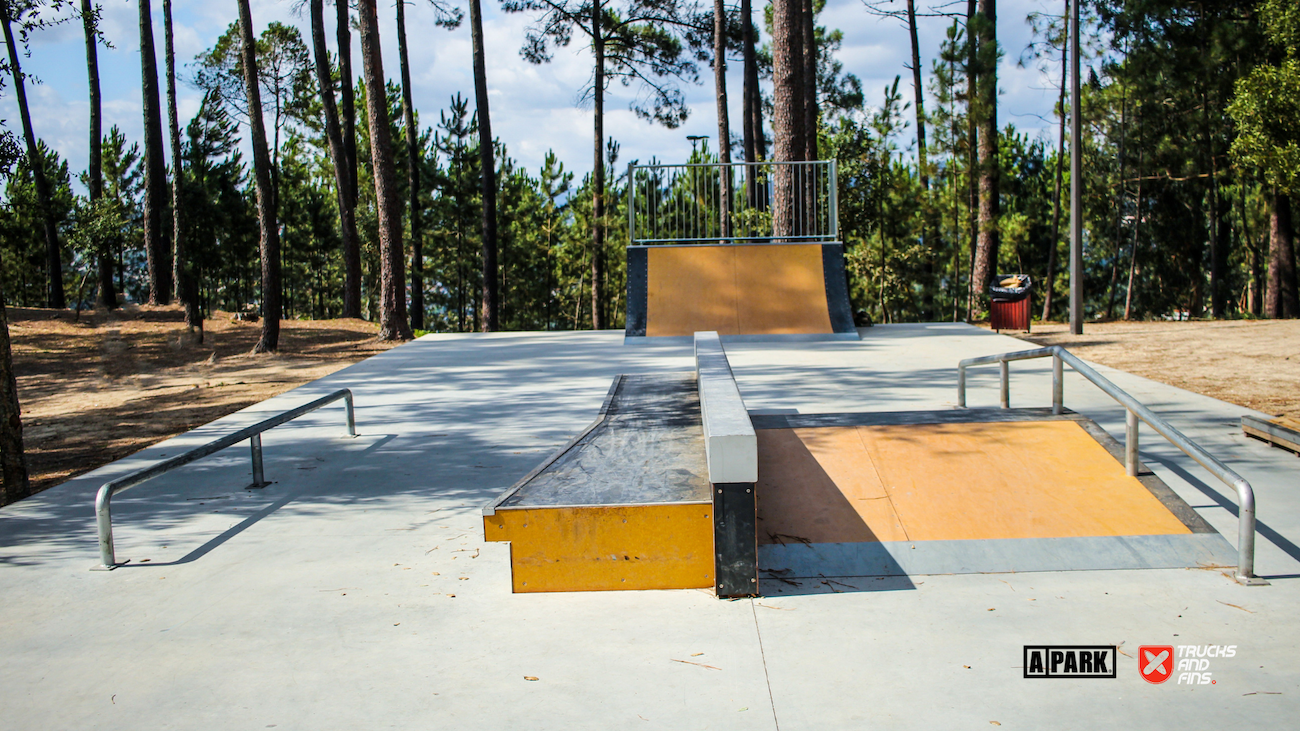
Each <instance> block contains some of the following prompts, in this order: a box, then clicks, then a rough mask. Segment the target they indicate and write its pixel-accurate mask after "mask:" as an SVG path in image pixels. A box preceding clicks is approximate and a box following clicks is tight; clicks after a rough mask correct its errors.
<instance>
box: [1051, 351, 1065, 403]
mask: <svg viewBox="0 0 1300 731" xmlns="http://www.w3.org/2000/svg"><path fill="white" fill-rule="evenodd" d="M1064 412H1065V363H1064V361H1062V360H1061V354H1060V353H1053V354H1052V413H1053V414H1057V415H1060V414H1062V413H1064Z"/></svg>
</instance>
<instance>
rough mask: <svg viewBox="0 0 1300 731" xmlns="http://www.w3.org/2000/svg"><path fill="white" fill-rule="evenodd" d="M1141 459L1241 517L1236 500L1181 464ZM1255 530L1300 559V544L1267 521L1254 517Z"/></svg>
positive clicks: (1236, 516)
mask: <svg viewBox="0 0 1300 731" xmlns="http://www.w3.org/2000/svg"><path fill="white" fill-rule="evenodd" d="M1142 459H1143V460H1144V461H1147V462H1154V463H1155V464H1158V465H1160V466H1162V467H1164V468H1165V469H1167V470H1169V471H1170V472H1173V473H1174V474H1176V475H1178V476H1179V477H1180V478H1182V479H1183V480H1184V481H1186V482H1187V484H1189V485H1191V486H1192V487H1194V488H1196V489H1197V490H1200V491H1201V492H1202V493H1203V494H1204V495H1205V496H1206V497H1208V498H1209V499H1211V500H1213V501H1214V502H1215V503H1216V504H1217V505H1218V506H1219V507H1221V508H1223V509H1224V510H1226V511H1228V512H1229V513H1232V515H1233V517H1235V518H1237V519H1240V518H1241V512H1240V511H1239V510H1238V508H1237V503H1236V502H1234V501H1233V500H1232V499H1231V498H1229V497H1228V496H1227V495H1224V494H1223V493H1222V492H1219V491H1218V490H1216V489H1214V488H1213V487H1211V486H1209V485H1207V484H1205V482H1203V481H1202V480H1201V479H1200V478H1199V477H1197V476H1195V475H1193V474H1192V473H1190V472H1188V471H1187V470H1186V469H1184V468H1183V467H1182V466H1181V465H1178V464H1177V463H1175V462H1172V461H1170V460H1169V459H1166V458H1164V457H1155V456H1152V455H1149V454H1144V455H1143V457H1142ZM1255 532H1256V533H1257V534H1259V535H1261V536H1263V537H1264V538H1265V539H1266V540H1267V541H1268V542H1269V543H1272V544H1273V545H1274V546H1277V547H1278V548H1280V549H1282V552H1283V553H1285V554H1286V555H1288V556H1290V557H1291V558H1293V559H1295V560H1296V561H1300V546H1297V545H1296V544H1295V543H1292V542H1291V541H1290V540H1288V539H1287V538H1286V536H1284V535H1282V534H1281V533H1279V532H1277V531H1276V530H1274V529H1272V528H1270V527H1269V525H1268V524H1267V523H1265V522H1263V521H1262V520H1260V519H1259V518H1258V517H1257V518H1255ZM1225 537H1227V536H1225ZM1229 542H1230V543H1232V544H1233V546H1234V547H1235V546H1236V537H1235V536H1232V537H1231V540H1230V541H1229ZM1258 555H1259V554H1258V549H1256V556H1257V557H1258ZM1264 578H1269V579H1271V578H1273V577H1264ZM1277 578H1283V579H1285V578H1291V577H1289V576H1279V577H1277Z"/></svg>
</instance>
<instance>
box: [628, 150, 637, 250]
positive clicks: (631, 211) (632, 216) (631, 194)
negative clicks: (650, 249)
mask: <svg viewBox="0 0 1300 731" xmlns="http://www.w3.org/2000/svg"><path fill="white" fill-rule="evenodd" d="M627 240H628V243H629V244H635V243H636V165H634V164H632V163H628V166H627Z"/></svg>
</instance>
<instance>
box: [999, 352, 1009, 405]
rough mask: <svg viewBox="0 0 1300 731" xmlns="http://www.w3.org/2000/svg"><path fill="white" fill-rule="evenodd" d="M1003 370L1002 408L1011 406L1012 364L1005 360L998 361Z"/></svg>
mask: <svg viewBox="0 0 1300 731" xmlns="http://www.w3.org/2000/svg"><path fill="white" fill-rule="evenodd" d="M998 365H999V366H1001V371H1002V408H1004V409H1009V408H1011V364H1010V363H1008V362H1006V361H1005V360H1004V361H1000V362H999V363H998Z"/></svg>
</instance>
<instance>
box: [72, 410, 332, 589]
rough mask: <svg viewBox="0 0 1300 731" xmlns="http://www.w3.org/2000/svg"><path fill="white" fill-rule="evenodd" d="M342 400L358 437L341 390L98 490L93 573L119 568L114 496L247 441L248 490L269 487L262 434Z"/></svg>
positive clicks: (108, 483)
mask: <svg viewBox="0 0 1300 731" xmlns="http://www.w3.org/2000/svg"><path fill="white" fill-rule="evenodd" d="M340 399H342V400H343V402H344V404H345V405H346V406H347V421H348V435H349V436H354V437H355V436H356V435H357V420H356V414H355V410H354V407H353V403H352V391H351V390H350V389H346V388H341V389H339V390H337V391H335V392H333V393H331V394H329V395H327V396H322V397H320V398H318V399H316V400H315V401H311V402H309V403H305V404H303V405H302V406H299V407H297V408H295V409H290V410H289V411H286V412H284V413H282V414H277V415H276V416H272V417H271V418H269V419H263V420H262V421H259V422H257V423H256V424H253V425H252V426H247V427H244V428H243V429H240V430H239V431H237V432H235V433H234V434H228V435H226V436H224V437H221V438H220V439H215V440H213V441H211V442H208V443H207V444H204V445H203V446H201V447H195V448H194V449H191V450H189V451H187V452H184V453H183V454H178V455H176V456H175V457H172V458H171V459H166V460H163V461H162V462H159V463H157V464H154V465H151V466H149V467H146V468H144V469H142V470H138V471H136V472H132V473H131V474H129V475H127V476H125V477H119V478H117V479H116V480H112V481H110V482H106V483H104V484H103V486H102V487H100V488H99V492H98V493H97V494H96V495H95V521H96V523H97V524H98V527H99V557H100V560H101V563H100V565H98V566H95V567H94V570H100V571H111V570H113V569H115V568H117V567H118V566H120V565H122V564H119V563H117V561H116V557H115V555H114V553H113V516H112V510H111V504H112V501H113V496H114V495H116V494H117V493H119V492H122V491H123V490H128V489H130V488H132V487H135V486H136V485H139V484H140V483H142V482H147V481H149V480H152V479H153V478H155V477H158V476H159V475H163V474H166V473H168V472H171V471H172V470H174V469H176V468H178V467H182V466H184V465H187V464H189V463H190V462H193V461H195V460H198V459H202V458H204V457H207V456H208V455H210V454H214V453H216V452H220V451H221V450H223V449H225V448H226V447H229V446H231V445H234V444H238V443H239V442H242V441H244V440H245V439H247V440H248V443H249V447H250V448H251V452H252V460H253V484H251V485H249V487H250V488H260V487H265V486H266V485H268V484H270V483H268V482H267V481H266V480H265V478H264V477H263V474H262V432H264V431H266V430H268V429H273V428H275V427H277V426H279V425H281V424H283V423H285V422H287V421H292V420H294V419H297V418H298V417H299V416H302V415H304V414H307V413H310V412H312V411H315V410H316V409H319V408H320V407H322V406H325V405H327V404H331V403H333V402H335V401H338V400H340Z"/></svg>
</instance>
